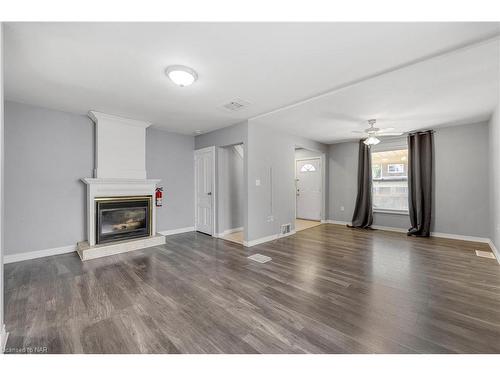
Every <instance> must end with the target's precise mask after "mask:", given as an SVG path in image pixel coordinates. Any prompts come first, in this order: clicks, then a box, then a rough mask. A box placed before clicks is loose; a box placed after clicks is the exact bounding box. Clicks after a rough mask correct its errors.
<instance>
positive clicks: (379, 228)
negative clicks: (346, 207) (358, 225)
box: [372, 225, 408, 233]
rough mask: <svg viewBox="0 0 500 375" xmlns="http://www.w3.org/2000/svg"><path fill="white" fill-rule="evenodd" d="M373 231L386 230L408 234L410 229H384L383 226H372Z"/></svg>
mask: <svg viewBox="0 0 500 375" xmlns="http://www.w3.org/2000/svg"><path fill="white" fill-rule="evenodd" d="M372 228H373V229H377V230H386V231H389V232H398V233H407V232H408V229H404V228H396V227H384V226H383V225H372Z"/></svg>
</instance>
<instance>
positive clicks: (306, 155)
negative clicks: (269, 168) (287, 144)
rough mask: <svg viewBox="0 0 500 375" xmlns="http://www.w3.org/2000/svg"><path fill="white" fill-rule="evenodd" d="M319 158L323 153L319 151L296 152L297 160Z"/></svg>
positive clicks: (301, 150) (301, 149) (302, 149)
mask: <svg viewBox="0 0 500 375" xmlns="http://www.w3.org/2000/svg"><path fill="white" fill-rule="evenodd" d="M317 156H321V153H320V152H317V151H311V150H306V149H305V148H300V149H297V150H295V159H302V158H314V157H317Z"/></svg>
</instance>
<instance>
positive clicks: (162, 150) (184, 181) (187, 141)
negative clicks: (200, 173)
mask: <svg viewBox="0 0 500 375" xmlns="http://www.w3.org/2000/svg"><path fill="white" fill-rule="evenodd" d="M193 151H194V137H192V136H187V135H180V134H175V133H170V132H167V131H164V130H159V129H154V128H148V129H146V173H147V176H148V178H159V179H161V182H160V184H159V186H162V187H163V193H164V195H163V197H164V199H163V207H158V208H157V209H156V219H157V225H156V227H157V230H158V231H165V230H170V229H179V228H186V227H192V226H193V225H194V162H193Z"/></svg>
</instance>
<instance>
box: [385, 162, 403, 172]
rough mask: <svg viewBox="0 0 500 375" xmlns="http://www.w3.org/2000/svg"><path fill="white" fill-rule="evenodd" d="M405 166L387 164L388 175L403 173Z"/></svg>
mask: <svg viewBox="0 0 500 375" xmlns="http://www.w3.org/2000/svg"><path fill="white" fill-rule="evenodd" d="M404 171H405V165H404V164H388V165H387V172H388V173H404Z"/></svg>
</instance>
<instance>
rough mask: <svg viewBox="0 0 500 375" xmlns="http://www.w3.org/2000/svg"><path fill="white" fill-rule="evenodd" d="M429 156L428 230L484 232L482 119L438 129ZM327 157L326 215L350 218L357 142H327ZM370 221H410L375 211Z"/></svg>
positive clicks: (393, 224)
mask: <svg viewBox="0 0 500 375" xmlns="http://www.w3.org/2000/svg"><path fill="white" fill-rule="evenodd" d="M434 156H435V158H434V161H435V164H434V165H435V189H434V190H435V191H434V216H433V225H432V231H433V232H440V233H448V234H457V235H466V236H475V237H483V238H487V237H489V231H490V229H489V228H490V226H489V202H488V199H485V197H488V195H489V187H488V183H487V181H488V179H489V176H488V158H489V157H488V126H487V124H486V123H480V124H472V125H465V126H453V127H447V128H438V129H437V130H436V132H435V134H434ZM329 161H330V190H329V195H330V205H329V219H330V220H336V221H343V222H350V221H351V219H352V214H353V212H354V204H355V201H356V193H357V169H358V142H347V143H339V144H334V145H331V146H330V151H329ZM342 206H343V207H344V211H341V207H342ZM373 224H374V225H378V226H387V227H396V228H401V229H408V228H409V225H410V222H409V218H408V216H407V215H396V214H385V213H375V214H374V223H373Z"/></svg>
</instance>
